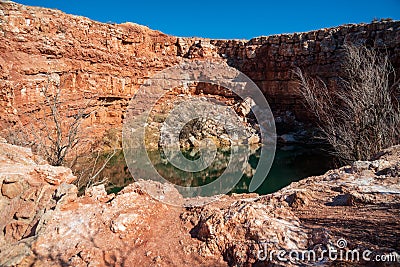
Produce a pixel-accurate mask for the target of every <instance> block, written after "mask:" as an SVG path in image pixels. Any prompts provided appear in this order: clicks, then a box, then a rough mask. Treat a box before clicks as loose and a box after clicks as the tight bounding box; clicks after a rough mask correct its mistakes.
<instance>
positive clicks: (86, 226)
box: [0, 142, 400, 266]
mask: <svg viewBox="0 0 400 267" xmlns="http://www.w3.org/2000/svg"><path fill="white" fill-rule="evenodd" d="M399 173H400V146H396V147H392V148H390V149H388V150H385V151H384V152H383V153H382V154H381V155H380V156H379V157H377V159H376V160H374V161H368V162H355V163H354V164H353V165H352V166H345V167H342V168H340V169H336V170H331V171H329V172H327V173H326V174H324V175H321V176H318V177H310V178H307V179H304V180H302V181H300V182H296V183H292V184H291V185H290V186H288V187H286V188H284V189H282V190H280V191H278V192H276V193H274V194H270V195H265V196H259V195H256V194H246V195H233V196H223V197H222V198H221V199H220V200H218V201H215V202H212V203H209V204H207V205H205V206H202V207H186V208H185V207H177V206H169V205H166V204H163V203H161V202H158V201H156V200H154V199H152V198H151V197H150V196H149V195H147V194H146V193H145V192H144V191H143V190H142V189H141V187H140V183H143V182H138V183H133V184H131V185H129V186H127V187H126V188H124V189H123V190H122V191H121V192H120V193H118V194H117V195H114V194H111V195H107V194H106V192H105V190H104V187H103V186H97V187H92V188H91V189H89V190H87V191H86V193H85V195H84V196H81V197H78V196H77V190H76V187H75V186H74V185H71V183H72V182H73V180H74V176H72V174H71V172H70V170H69V169H66V168H64V167H51V166H49V165H47V164H46V162H44V161H43V160H41V159H40V158H38V157H36V156H34V155H33V154H32V153H31V152H30V150H29V149H25V148H21V147H17V146H13V145H9V144H7V143H5V142H1V143H0V185H1V196H0V206H1V210H2V217H1V219H0V228H1V230H2V231H1V232H0V266H250V265H254V266H272V265H276V266H287V265H301V264H307V265H308V264H309V265H312V264H311V263H304V262H303V263H301V262H300V263H299V262H297V263H288V262H286V263H285V262H279V261H278V260H277V259H276V258H273V259H272V261H269V260H266V261H260V260H257V255H258V253H259V252H260V251H261V249H262V248H263V246H264V245H263V244H268V249H273V248H275V249H286V250H290V249H295V250H303V249H307V248H314V249H315V248H318V247H319V248H320V247H321V246H322V247H323V246H334V245H335V244H336V242H337V240H339V239H345V240H346V241H347V245H346V248H347V249H360V250H362V249H369V250H371V251H373V253H374V254H373V255H375V254H381V253H393V252H394V251H397V252H399V251H400V246H399V244H400V225H399V223H398V222H399V217H400V215H399V214H400V183H399V182H400V177H399ZM156 186H158V187H159V188H160V190H164V191H165V192H170V193H171V192H172V193H174V192H173V191H171V190H168V189H170V188H168V187H167V186H163V185H156ZM177 197H179V196H177ZM266 242H267V243H266ZM315 264H317V263H315ZM319 264H320V265H321V264H323V265H331V266H347V265H356V266H363V265H368V264H369V265H370V266H376V264H377V263H376V262H372V263H366V262H351V261H350V262H339V261H336V262H331V261H325V262H323V263H321V262H320V263H319ZM386 264H387V263H386ZM397 264H398V263H397ZM378 265H379V264H378ZM390 265H393V266H395V265H396V263H393V262H392V263H390V264H389V265H382V266H390Z"/></svg>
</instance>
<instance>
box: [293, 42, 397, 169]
mask: <svg viewBox="0 0 400 267" xmlns="http://www.w3.org/2000/svg"><path fill="white" fill-rule="evenodd" d="M344 52H345V58H344V61H343V65H342V70H343V73H344V75H343V77H339V78H338V82H337V86H336V88H330V87H328V86H327V84H326V83H325V82H324V81H322V80H321V79H320V78H311V77H309V76H307V75H304V74H303V73H302V71H301V70H300V69H299V68H297V69H296V70H295V74H296V76H297V78H298V80H299V83H300V92H301V94H302V96H303V97H304V99H305V103H306V105H307V106H308V107H309V108H310V109H311V110H312V111H313V113H314V115H315V117H316V118H317V120H318V125H319V127H320V129H321V131H322V133H323V135H324V137H325V138H326V140H327V141H328V142H329V143H330V144H331V145H332V147H333V149H334V152H335V154H336V155H337V156H338V157H339V158H341V159H342V160H344V161H354V160H367V159H370V158H371V157H372V156H373V155H374V154H376V153H378V152H379V151H380V150H382V149H384V148H386V147H389V146H391V145H394V144H398V143H399V141H400V127H399V125H400V106H399V101H398V97H399V95H400V94H399V90H400V89H399V88H400V87H399V80H396V78H395V71H394V69H393V67H392V65H391V63H390V61H389V57H388V56H387V55H383V54H380V53H379V52H377V51H376V50H374V49H368V48H366V47H365V46H354V45H346V46H345V47H344Z"/></svg>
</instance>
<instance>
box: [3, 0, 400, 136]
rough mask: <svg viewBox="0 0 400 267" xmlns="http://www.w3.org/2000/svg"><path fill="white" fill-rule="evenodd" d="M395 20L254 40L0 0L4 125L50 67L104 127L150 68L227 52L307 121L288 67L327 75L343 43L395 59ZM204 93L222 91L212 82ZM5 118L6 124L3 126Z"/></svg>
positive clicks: (32, 97) (277, 106)
mask: <svg viewBox="0 0 400 267" xmlns="http://www.w3.org/2000/svg"><path fill="white" fill-rule="evenodd" d="M399 29H400V22H398V21H390V20H387V21H379V22H372V23H370V24H358V25H356V24H351V25H343V26H339V27H335V28H329V29H321V30H316V31H311V32H305V33H293V34H281V35H272V36H267V37H257V38H253V39H251V40H210V39H204V38H179V37H174V36H169V35H166V34H163V33H161V32H159V31H154V30H151V29H149V28H147V27H144V26H140V25H137V24H134V23H123V24H120V25H117V24H104V23H99V22H96V21H92V20H90V19H87V18H84V17H79V16H72V15H67V14H64V13H62V12H60V11H57V10H51V9H46V8H38V7H27V6H23V5H20V4H16V3H13V2H9V1H1V2H0V43H1V44H2V45H1V46H0V69H1V73H0V90H1V94H0V112H1V115H0V117H1V123H2V124H6V125H8V124H10V123H11V124H13V123H15V121H16V120H18V115H20V114H22V113H25V112H32V111H35V110H37V109H38V106H37V105H38V97H39V94H40V90H39V88H40V87H41V86H44V85H45V84H46V82H47V75H48V74H53V75H55V76H57V77H58V79H59V81H60V83H61V86H62V88H63V90H64V91H65V94H66V95H67V98H68V100H69V101H70V103H71V106H74V105H75V104H77V105H78V104H79V101H82V100H83V99H88V98H91V99H95V100H96V101H95V104H94V105H97V106H99V108H98V109H97V112H96V113H94V114H92V115H91V116H90V117H89V118H87V123H88V124H90V125H92V126H93V128H97V129H98V131H100V132H102V131H104V130H106V129H109V128H115V127H117V128H118V127H120V126H121V123H122V120H123V116H124V115H123V114H124V111H125V108H126V106H127V103H128V100H129V99H130V97H132V95H133V94H134V93H135V92H136V90H137V89H138V88H139V87H140V85H141V84H143V82H144V81H145V80H146V79H147V78H148V77H150V76H151V75H152V74H153V73H155V72H157V71H159V70H162V69H165V68H167V67H169V66H172V65H174V64H177V63H179V62H182V61H184V60H192V59H204V58H207V59H212V60H222V61H226V62H227V63H228V64H229V65H231V66H234V67H236V68H237V69H239V70H240V71H242V72H243V73H245V74H246V75H248V76H249V77H250V78H251V79H252V80H253V81H255V82H256V83H257V85H258V86H259V87H260V88H261V90H262V92H263V93H264V94H265V96H266V98H267V100H268V102H269V103H270V105H271V108H272V110H273V112H274V113H275V115H276V116H277V117H279V116H282V115H285V114H289V115H290V114H292V115H295V118H296V119H297V120H300V121H307V120H310V118H311V117H310V114H309V112H308V111H307V110H305V109H304V108H303V106H302V103H301V102H302V101H301V99H300V98H299V96H298V93H297V92H296V88H297V86H298V85H297V83H296V82H295V81H294V80H293V74H292V69H293V68H294V67H295V66H298V67H301V68H303V69H305V70H306V71H307V72H308V73H310V74H312V75H319V76H320V77H322V78H323V79H325V80H327V81H328V82H329V83H330V84H334V83H335V77H336V76H337V74H338V72H340V60H341V56H342V50H341V47H342V45H343V44H344V43H346V42H353V43H360V44H366V45H370V46H375V47H377V48H379V49H382V50H385V51H387V52H388V53H389V54H390V56H391V59H392V63H393V64H394V66H395V68H396V69H399V67H400V31H399ZM205 91H206V93H211V94H221V95H223V94H224V90H219V89H218V88H215V87H213V88H211V90H208V91H207V90H205ZM4 127H5V126H4Z"/></svg>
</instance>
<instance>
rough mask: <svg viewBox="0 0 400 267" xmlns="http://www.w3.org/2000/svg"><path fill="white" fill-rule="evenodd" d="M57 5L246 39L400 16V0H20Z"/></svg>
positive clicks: (178, 31)
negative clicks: (175, 0)
mask: <svg viewBox="0 0 400 267" xmlns="http://www.w3.org/2000/svg"><path fill="white" fill-rule="evenodd" d="M16 2H18V3H21V4H25V5H33V6H42V7H49V8H57V9H59V10H62V11H64V12H66V13H70V14H75V15H81V16H85V17H89V18H91V19H94V20H97V21H101V22H116V23H121V22H126V21H130V22H136V23H138V24H142V25H146V26H148V27H150V28H151V29H156V30H160V31H162V32H164V33H168V34H172V35H176V36H187V37H192V36H196V37H209V38H222V39H230V38H244V39H250V38H252V37H256V36H260V35H270V34H275V33H289V32H300V31H309V30H315V29H319V28H325V27H330V26H337V25H340V24H344V23H358V22H370V21H371V20H372V19H374V18H388V17H390V18H393V19H397V20H399V19H400V0H375V1H369V0H363V1H362V0H330V1H329V0H328V1H326V0H319V1H317V0H308V1H302V0H295V1H292V0H275V1H267V0H265V1H262V0H260V1H250V0H248V1H235V0H232V1H217V0H187V1H177V2H174V1H154V0H139V1H135V0H130V1H118V0H114V1H101V0H97V1H94V0H80V1H79V0H36V1H34V0H16Z"/></svg>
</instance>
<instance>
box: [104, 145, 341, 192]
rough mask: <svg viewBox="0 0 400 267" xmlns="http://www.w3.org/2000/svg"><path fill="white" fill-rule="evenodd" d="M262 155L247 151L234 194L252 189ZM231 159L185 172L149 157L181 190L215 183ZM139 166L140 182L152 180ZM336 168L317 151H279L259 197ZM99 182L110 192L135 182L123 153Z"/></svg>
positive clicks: (159, 154)
mask: <svg viewBox="0 0 400 267" xmlns="http://www.w3.org/2000/svg"><path fill="white" fill-rule="evenodd" d="M240 151H241V150H240V147H239V152H240ZM260 152H261V149H260V148H258V149H254V150H252V151H251V153H250V156H247V155H248V154H247V152H246V151H245V150H243V158H241V159H240V160H239V161H238V169H240V168H242V169H243V176H242V178H241V180H240V181H239V182H238V184H237V185H236V186H235V188H234V189H233V190H232V191H231V192H232V193H247V192H248V191H247V189H248V185H249V183H250V181H251V178H252V176H253V174H254V171H255V169H256V167H257V164H258V161H259V156H260ZM182 154H183V155H184V156H185V158H187V159H189V160H196V159H198V158H199V157H200V151H198V150H193V149H192V150H186V151H183V152H182ZM230 155H231V153H230V150H229V149H218V150H217V153H216V156H215V159H214V161H213V163H212V164H211V165H210V166H209V167H208V168H206V169H204V170H202V171H199V172H185V171H182V170H180V169H178V168H176V167H174V166H173V165H172V164H171V163H170V162H169V161H168V159H167V158H166V156H165V154H164V153H163V151H162V150H154V151H149V152H148V156H149V158H150V160H151V162H152V164H153V166H154V168H155V169H156V170H157V172H158V173H159V174H160V175H161V176H162V177H164V178H165V179H166V180H168V181H170V182H171V183H174V184H177V185H181V186H200V185H205V184H208V183H210V182H212V181H214V180H215V179H217V178H218V177H220V176H221V175H222V173H224V171H225V170H226V167H227V165H228V163H229V160H230ZM239 155H240V153H239ZM143 156H145V155H143ZM246 158H247V159H246ZM239 163H240V164H239ZM137 166H138V169H137V170H136V176H137V178H139V179H140V178H143V179H148V178H149V177H148V176H147V175H148V173H149V172H148V169H147V167H148V166H142V165H141V164H137ZM332 167H334V166H333V158H332V157H331V156H330V155H328V154H327V153H324V152H322V151H321V150H319V149H317V148H313V147H302V146H290V147H282V148H277V150H276V153H275V159H274V162H273V165H272V168H271V170H270V172H269V174H268V177H267V179H266V180H265V181H264V183H263V184H262V185H261V187H260V188H258V190H257V191H256V192H257V193H259V194H268V193H272V192H275V191H277V190H279V189H281V188H283V187H285V186H287V185H289V184H290V183H291V182H293V181H298V180H300V179H302V178H305V177H308V176H312V175H320V174H323V173H324V172H325V171H327V170H329V169H330V168H332ZM228 175H229V173H228ZM99 178H100V179H103V178H108V182H109V185H108V186H107V188H108V191H109V192H116V191H118V190H120V189H121V188H123V187H124V186H126V185H127V184H129V183H132V182H133V178H132V177H131V174H130V173H129V171H128V169H127V167H126V163H125V159H124V156H123V152H122V151H120V152H119V153H118V154H117V155H116V156H115V157H114V158H113V159H112V160H111V161H110V162H109V164H108V165H107V167H106V168H105V169H104V171H103V172H102V173H101V175H100V177H99Z"/></svg>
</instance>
